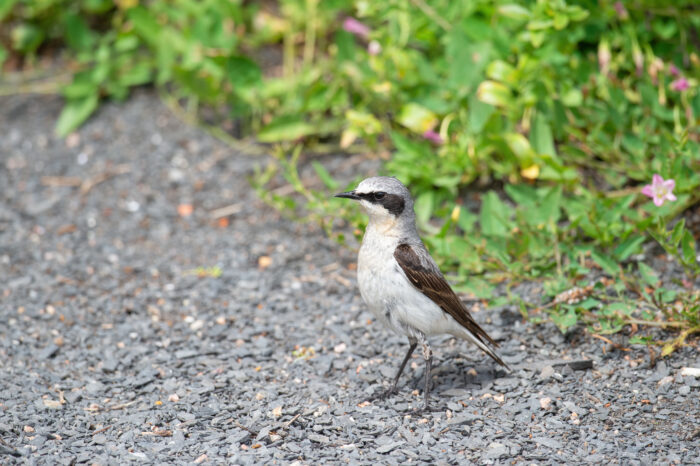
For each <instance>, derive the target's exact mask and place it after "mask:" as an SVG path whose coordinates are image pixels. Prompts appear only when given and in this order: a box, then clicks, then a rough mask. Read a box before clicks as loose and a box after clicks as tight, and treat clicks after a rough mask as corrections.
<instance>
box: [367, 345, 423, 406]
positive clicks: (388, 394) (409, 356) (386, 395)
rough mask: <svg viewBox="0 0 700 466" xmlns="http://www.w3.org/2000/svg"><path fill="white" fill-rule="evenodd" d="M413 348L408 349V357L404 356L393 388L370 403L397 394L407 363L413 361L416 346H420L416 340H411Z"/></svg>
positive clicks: (372, 399) (374, 397)
mask: <svg viewBox="0 0 700 466" xmlns="http://www.w3.org/2000/svg"><path fill="white" fill-rule="evenodd" d="M408 342H409V343H410V344H411V346H409V347H408V351H407V352H406V356H404V358H403V361H402V362H401V366H399V371H398V372H397V373H396V377H394V382H393V383H392V384H391V387H389V388H388V389H387V390H386V391H383V392H381V393H379V394H378V395H374V396H372V397H370V398H369V401H374V400H377V399H379V400H383V399H385V398H387V397H388V396H390V395H393V394H394V393H396V386H397V384H398V383H399V378H400V377H401V374H402V373H403V370H404V368H405V367H406V363H408V360H409V359H411V355H412V354H413V350H415V349H416V346H418V342H417V341H416V340H409V341H408Z"/></svg>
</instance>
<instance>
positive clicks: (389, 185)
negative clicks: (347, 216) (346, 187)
mask: <svg viewBox="0 0 700 466" xmlns="http://www.w3.org/2000/svg"><path fill="white" fill-rule="evenodd" d="M335 197H342V198H345V199H352V200H355V201H359V202H360V205H362V207H363V208H364V209H365V211H366V212H367V214H369V219H370V223H375V224H385V223H397V222H399V223H403V222H401V220H405V221H407V222H409V223H411V222H412V221H413V219H414V213H413V199H412V198H411V193H410V192H409V191H408V189H407V188H406V186H404V185H403V184H402V183H401V182H400V181H399V180H397V179H396V178H393V177H388V176H375V177H373V178H367V179H365V180H363V181H362V182H361V183H360V184H358V185H357V188H355V189H354V190H352V191H348V192H344V193H338V194H336V195H335Z"/></svg>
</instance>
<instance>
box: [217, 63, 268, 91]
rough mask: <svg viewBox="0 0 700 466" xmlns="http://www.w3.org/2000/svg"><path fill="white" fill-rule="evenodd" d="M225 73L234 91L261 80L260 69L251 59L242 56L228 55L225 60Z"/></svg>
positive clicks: (248, 86) (254, 84)
mask: <svg viewBox="0 0 700 466" xmlns="http://www.w3.org/2000/svg"><path fill="white" fill-rule="evenodd" d="M226 75H227V76H228V80H229V82H230V83H231V84H232V85H233V88H234V91H236V90H238V89H239V88H250V87H252V86H256V85H258V84H260V83H261V82H262V71H260V67H259V66H258V65H257V63H255V62H254V61H253V60H251V59H250V58H247V57H243V56H233V57H229V58H228V60H227V61H226Z"/></svg>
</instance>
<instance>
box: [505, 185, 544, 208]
mask: <svg viewBox="0 0 700 466" xmlns="http://www.w3.org/2000/svg"><path fill="white" fill-rule="evenodd" d="M505 191H506V193H507V194H508V197H510V198H511V199H512V200H513V201H514V202H515V203H516V204H519V205H532V204H534V203H535V202H537V200H538V199H539V198H538V196H537V191H535V189H534V188H533V187H532V186H528V185H526V184H507V185H505Z"/></svg>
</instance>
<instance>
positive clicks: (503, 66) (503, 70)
mask: <svg viewBox="0 0 700 466" xmlns="http://www.w3.org/2000/svg"><path fill="white" fill-rule="evenodd" d="M514 74H515V68H513V66H512V65H510V64H509V63H506V62H504V61H503V60H496V61H493V62H491V63H490V64H489V66H487V67H486V76H488V77H489V78H491V79H493V80H495V81H505V82H509V83H510V81H511V80H512V78H513V75H514ZM511 84H512V83H511Z"/></svg>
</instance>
